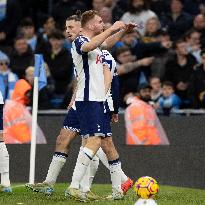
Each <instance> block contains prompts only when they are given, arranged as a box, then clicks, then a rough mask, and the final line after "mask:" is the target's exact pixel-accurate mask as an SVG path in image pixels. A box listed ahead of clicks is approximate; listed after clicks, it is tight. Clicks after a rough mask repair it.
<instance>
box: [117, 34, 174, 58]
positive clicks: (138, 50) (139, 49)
mask: <svg viewBox="0 0 205 205" xmlns="http://www.w3.org/2000/svg"><path fill="white" fill-rule="evenodd" d="M121 42H122V45H125V46H128V47H129V48H131V51H132V54H133V55H135V56H137V58H139V59H141V58H144V57H148V56H153V55H155V54H156V53H159V52H163V51H166V50H167V49H169V48H170V47H171V45H172V44H171V42H170V41H169V40H167V41H165V40H163V41H160V40H158V39H156V42H150V43H144V42H142V41H141V39H140V36H139V34H138V32H136V31H131V32H129V33H127V34H126V35H125V36H124V37H123V38H122V40H121ZM122 45H121V46H122Z"/></svg>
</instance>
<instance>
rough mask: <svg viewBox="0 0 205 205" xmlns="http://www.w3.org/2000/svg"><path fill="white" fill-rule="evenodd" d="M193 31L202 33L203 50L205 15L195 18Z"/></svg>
mask: <svg viewBox="0 0 205 205" xmlns="http://www.w3.org/2000/svg"><path fill="white" fill-rule="evenodd" d="M193 29H195V30H196V31H198V32H200V34H201V37H200V42H201V46H202V48H205V16H204V15H203V14H198V15H196V16H195V18H194V25H193Z"/></svg>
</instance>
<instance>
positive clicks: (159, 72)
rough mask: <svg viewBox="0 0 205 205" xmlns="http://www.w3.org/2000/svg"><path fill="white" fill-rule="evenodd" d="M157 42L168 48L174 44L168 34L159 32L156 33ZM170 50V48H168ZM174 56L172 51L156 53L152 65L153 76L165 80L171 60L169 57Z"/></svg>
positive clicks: (162, 50) (159, 50) (166, 50)
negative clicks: (167, 66) (169, 60)
mask: <svg viewBox="0 0 205 205" xmlns="http://www.w3.org/2000/svg"><path fill="white" fill-rule="evenodd" d="M155 41H157V42H161V44H162V45H163V44H164V45H165V46H166V44H167V46H171V45H172V42H171V41H170V36H169V34H168V32H166V31H163V30H159V31H158V32H157V33H156V36H155ZM167 48H169V47H167ZM170 55H173V50H172V49H158V50H156V52H155V53H154V57H155V58H154V61H153V63H152V65H151V68H150V69H151V75H153V76H158V77H159V78H160V79H163V78H164V74H165V65H166V63H167V61H168V59H169V56H170Z"/></svg>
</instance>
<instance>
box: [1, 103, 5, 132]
mask: <svg viewBox="0 0 205 205" xmlns="http://www.w3.org/2000/svg"><path fill="white" fill-rule="evenodd" d="M3 107H4V105H2V104H0V131H2V130H3Z"/></svg>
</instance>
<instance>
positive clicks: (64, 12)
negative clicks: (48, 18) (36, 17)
mask: <svg viewBox="0 0 205 205" xmlns="http://www.w3.org/2000/svg"><path fill="white" fill-rule="evenodd" d="M86 9H87V8H86V5H85V3H84V1H80V0H58V1H56V3H55V4H54V5H53V11H52V16H53V17H54V19H55V20H56V23H57V24H58V26H59V27H60V29H62V30H64V27H65V21H66V19H67V18H68V17H69V16H71V15H74V14H75V13H76V11H77V10H80V11H81V12H84V11H85V10H86Z"/></svg>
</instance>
